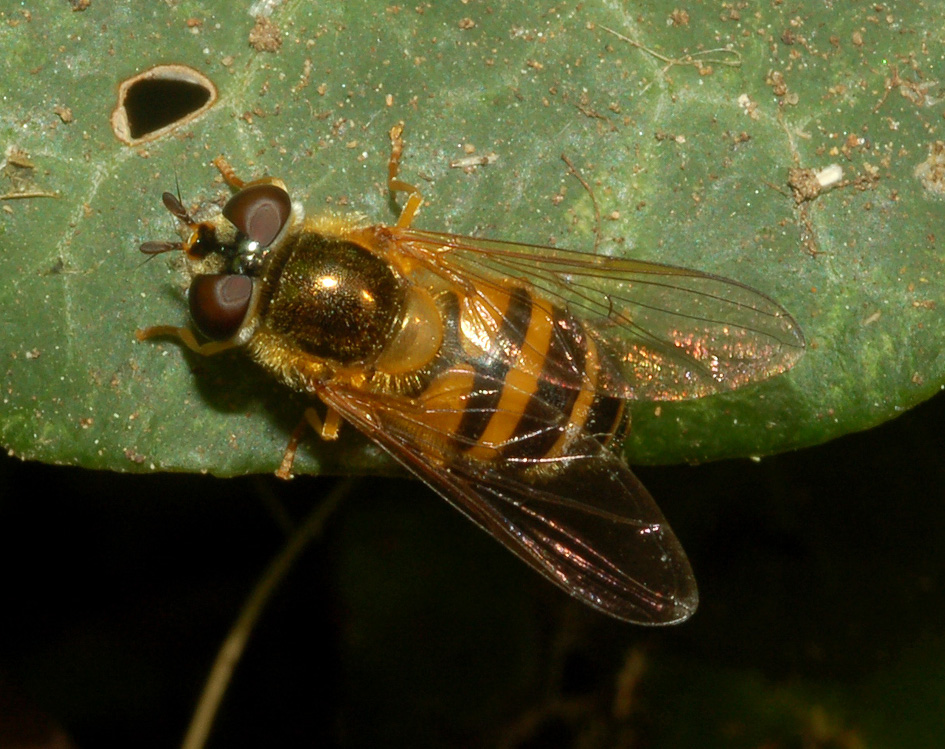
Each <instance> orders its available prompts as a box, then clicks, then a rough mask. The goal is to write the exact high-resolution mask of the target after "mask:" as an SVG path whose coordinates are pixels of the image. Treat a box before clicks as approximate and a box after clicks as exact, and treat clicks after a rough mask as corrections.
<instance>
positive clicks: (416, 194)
mask: <svg viewBox="0 0 945 749" xmlns="http://www.w3.org/2000/svg"><path fill="white" fill-rule="evenodd" d="M403 133H404V123H402V122H401V123H398V124H396V125H394V126H393V127H392V128H391V129H390V160H389V161H388V162H387V189H388V190H390V193H391V195H392V196H393V195H394V193H398V192H405V193H407V194H408V198H407V202H406V204H405V205H404V207H403V210H401V212H400V218H398V219H397V227H398V228H399V229H406V228H408V227H409V226H410V224H411V223H413V217H414V216H415V215H417V211H418V210H420V206H421V205H422V204H423V198H422V197H420V191H419V190H418V189H417V188H416V186H414V185H411V184H410V183H409V182H404V181H403V180H402V179H397V175H398V174H399V173H400V157H401V155H403V152H404V139H403V137H402V136H403Z"/></svg>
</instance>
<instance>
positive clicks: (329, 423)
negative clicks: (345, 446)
mask: <svg viewBox="0 0 945 749" xmlns="http://www.w3.org/2000/svg"><path fill="white" fill-rule="evenodd" d="M341 421H342V419H341V414H339V413H338V412H337V411H335V410H334V409H333V408H331V407H330V406H329V407H328V411H327V412H326V413H325V420H324V421H322V420H321V417H320V416H319V415H318V412H317V411H316V410H315V409H314V408H306V409H305V413H304V414H303V415H302V420H301V421H300V422H299V425H298V426H297V427H296V428H295V429H293V430H292V435H291V436H290V437H289V444H288V445H286V447H285V453H284V454H283V456H282V464H281V465H280V466H279V470H278V471H276V476H278V477H279V478H280V479H290V478H292V464H293V463H294V462H295V454H296V453H297V452H298V450H299V443H300V442H301V441H302V437H303V435H304V434H305V430H306V429H307V428H308V427H311V428H312V429H314V430H315V433H316V434H317V435H318V436H319V437H321V438H322V439H323V440H328V441H331V440H336V439H338V432H339V431H340V430H341Z"/></svg>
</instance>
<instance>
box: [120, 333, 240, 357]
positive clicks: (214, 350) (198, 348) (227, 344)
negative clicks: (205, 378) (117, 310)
mask: <svg viewBox="0 0 945 749" xmlns="http://www.w3.org/2000/svg"><path fill="white" fill-rule="evenodd" d="M135 338H137V339H138V340H139V341H147V340H150V339H151V338H177V339H178V340H179V341H180V342H181V343H183V344H184V345H185V346H186V347H187V348H189V349H190V350H191V351H193V352H194V353H197V354H200V355H201V356H213V355H214V354H219V353H220V352H221V351H226V350H227V349H231V348H233V347H234V346H236V345H237V344H235V343H233V341H209V342H208V343H200V341H198V340H197V337H196V336H195V335H194V333H193V331H192V330H191V329H190V328H176V327H174V326H173V325H155V326H153V327H151V328H138V329H137V330H136V331H135Z"/></svg>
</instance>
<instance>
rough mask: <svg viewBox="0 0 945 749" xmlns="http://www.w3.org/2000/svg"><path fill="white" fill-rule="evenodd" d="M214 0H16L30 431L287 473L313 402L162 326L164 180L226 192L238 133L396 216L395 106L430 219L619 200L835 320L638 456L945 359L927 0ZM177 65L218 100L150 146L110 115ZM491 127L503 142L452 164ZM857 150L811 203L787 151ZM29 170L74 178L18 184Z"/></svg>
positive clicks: (661, 457) (381, 213) (241, 141)
mask: <svg viewBox="0 0 945 749" xmlns="http://www.w3.org/2000/svg"><path fill="white" fill-rule="evenodd" d="M260 5H263V4H260ZM802 5H804V4H802ZM934 5H935V7H939V6H940V5H941V3H937V4H934ZM218 7H219V10H214V11H208V10H207V9H206V8H205V7H204V6H203V5H202V4H193V3H188V2H182V3H176V4H165V3H159V4H151V5H149V6H148V7H147V8H146V9H145V8H137V7H136V8H135V10H134V12H133V13H132V12H131V11H130V10H128V9H127V8H124V7H120V8H115V7H112V6H110V5H108V4H104V3H93V4H91V6H90V7H89V8H88V9H87V10H85V11H84V12H81V13H73V12H70V11H69V10H67V9H66V8H65V7H58V6H57V7H56V8H55V9H53V8H49V9H46V8H43V9H41V10H35V11H32V12H28V11H26V10H20V9H17V10H8V11H4V12H2V13H0V20H2V21H3V23H2V24H0V48H2V49H3V50H4V56H3V59H2V60H0V70H2V77H0V100H2V103H3V106H2V108H0V140H2V143H3V145H4V147H5V148H6V149H11V148H13V147H15V148H18V149H21V150H22V151H23V152H25V153H26V154H28V158H29V160H30V161H31V162H32V163H33V164H34V165H35V169H32V170H29V169H26V170H25V171H24V169H23V167H17V166H16V165H15V163H14V164H11V163H9V162H10V158H8V160H7V161H8V163H7V166H6V168H5V171H4V172H3V174H2V175H0V180H2V181H0V194H5V198H4V199H3V200H2V201H0V246H2V252H0V285H2V293H0V299H2V302H0V312H2V330H3V334H2V339H0V340H2V345H0V355H2V357H3V368H2V377H3V381H2V387H3V393H2V400H0V443H2V444H3V445H4V446H5V447H6V448H7V449H8V450H9V451H10V452H12V453H14V454H16V455H19V456H21V457H23V458H30V459H39V460H45V461H51V462H58V463H71V464H79V465H83V466H87V467H94V468H109V469H115V470H128V471H137V470H142V471H143V470H153V469H155V468H157V469H165V470H188V471H198V470H199V471H209V472H212V473H216V474H220V475H231V474H236V473H244V472H249V471H270V470H273V469H274V468H275V467H276V466H277V465H278V462H279V459H280V458H281V455H282V451H283V448H284V446H285V443H286V441H287V437H288V434H289V432H290V431H291V429H292V428H293V427H294V426H295V424H296V423H297V420H298V418H299V416H300V414H301V411H302V409H303V408H304V406H305V403H306V402H305V400H304V399H303V398H301V397H300V396H297V395H293V394H291V393H287V392H286V391H285V390H283V389H281V388H280V387H279V386H277V385H276V384H274V383H273V382H272V381H270V380H269V379H268V378H267V377H266V376H265V375H264V374H263V373H262V372H260V371H258V370H257V369H255V368H254V367H253V365H252V364H250V363H249V362H248V361H246V360H245V359H243V358H241V357H240V356H239V355H238V354H225V355H220V356H219V357H215V358H207V359H203V358H201V357H197V356H194V355H192V354H191V353H189V352H186V351H183V350H181V348H180V347H179V346H176V345H174V344H172V343H161V344H160V345H155V344H154V343H152V342H148V343H145V344H138V343H136V342H135V339H134V331H135V329H136V328H138V327H141V326H148V325H153V324H185V321H186V308H185V305H184V301H183V300H184V297H183V292H182V282H183V279H182V277H181V274H180V272H179V270H178V269H177V268H176V267H175V266H174V263H173V262H170V261H167V260H165V259H164V258H163V257H162V258H158V259H156V260H155V261H153V262H149V263H147V264H143V263H142V259H143V258H142V256H141V255H140V254H139V253H138V252H137V249H136V248H137V247H138V245H139V244H140V243H141V242H142V241H146V240H161V239H171V238H173V237H174V236H175V234H174V232H175V229H176V227H175V226H174V222H173V220H172V218H171V217H170V216H169V215H168V214H167V212H166V211H165V210H164V208H163V206H162V205H161V202H160V194H161V192H162V191H164V190H173V189H174V186H175V180H179V183H180V187H181V192H182V195H183V197H184V202H185V204H187V205H195V204H198V203H199V204H202V205H205V206H206V205H208V204H209V202H210V201H214V200H218V199H219V198H221V197H222V196H224V195H225V194H226V189H225V188H224V186H223V185H222V184H221V183H220V182H219V180H218V178H217V175H216V173H215V171H214V170H213V169H212V168H211V167H210V166H209V163H208V162H209V161H210V159H211V158H213V157H215V156H217V155H218V154H220V153H224V154H226V156H227V157H228V159H229V160H230V161H231V163H232V164H233V166H234V168H236V170H237V172H238V173H239V174H241V175H245V176H254V175H258V174H262V173H269V174H272V175H276V176H279V177H281V178H283V179H284V180H285V181H286V183H287V184H288V186H289V187H290V190H291V191H292V193H293V195H294V196H295V197H296V198H298V199H301V200H303V202H305V203H306V205H307V207H308V210H309V212H310V213H314V212H318V211H321V210H331V209H334V210H342V209H343V210H345V211H355V212H361V213H363V214H365V215H367V216H369V217H370V218H371V220H373V221H377V222H391V221H392V220H393V219H394V218H395V213H394V211H393V210H392V208H391V206H390V205H389V202H388V199H387V195H386V193H385V189H384V183H385V179H386V160H387V156H388V140H387V131H388V129H389V128H390V126H391V125H392V124H394V123H395V122H397V121H399V120H403V121H405V123H406V133H405V135H406V139H407V149H406V153H405V157H404V162H403V173H404V176H405V178H407V179H409V180H414V181H415V182H418V183H419V184H420V185H421V186H422V189H423V191H424V194H425V197H426V198H427V200H428V203H427V204H426V205H425V207H424V209H423V211H422V213H421V215H420V216H419V218H418V219H417V222H416V225H417V226H419V227H421V228H428V229H434V230H444V231H454V232H459V233H473V234H482V235H484V236H489V237H494V238H502V239H510V240H519V241H528V242H538V243H552V242H553V243H556V244H558V245H561V246H570V247H574V248H587V249H588V250H592V249H593V248H594V246H595V229H596V228H597V226H596V220H595V201H596V207H597V209H598V210H599V212H600V214H601V215H602V216H603V217H604V218H603V220H602V222H601V224H600V227H599V229H600V234H601V236H600V243H599V248H600V251H603V252H609V253H614V254H619V255H626V256H631V257H639V258H644V259H649V260H658V261H661V262H666V263H671V264H675V265H683V266H689V267H694V268H698V269H700V270H706V271H710V272H713V273H717V274H719V275H724V276H727V277H730V278H733V279H735V280H738V281H741V282H743V283H747V284H748V285H750V286H753V287H755V288H757V289H759V290H760V291H763V292H764V293H766V294H768V295H769V296H771V297H773V298H775V299H777V300H778V301H779V302H780V303H781V304H782V305H784V306H785V307H786V308H787V309H789V310H790V311H791V313H792V314H793V315H794V317H795V318H796V319H797V321H798V322H799V323H800V325H801V327H802V328H803V329H804V331H805V333H806V335H807V338H808V342H809V349H808V352H807V354H806V356H805V357H804V359H802V360H801V362H800V363H799V364H798V365H797V366H796V367H795V369H794V370H793V371H792V372H790V373H789V374H787V375H784V376H781V377H778V378H775V379H774V380H771V381H769V382H766V383H763V384H761V385H759V386H755V387H751V388H748V389H746V390H744V391H739V392H737V393H733V394H730V395H724V396H715V397H711V398H706V399H703V400H701V401H697V402H692V403H663V404H653V403H641V404H636V405H635V407H634V411H633V415H634V419H635V424H634V429H633V436H632V438H631V440H630V444H629V446H628V454H629V455H630V458H631V460H633V461H641V462H671V461H680V460H687V461H701V460H708V459H713V458H719V457H723V456H738V455H741V456H745V455H760V454H764V453H770V452H774V451H779V450H785V449H790V448H796V447H799V446H803V445H811V444H815V443H818V442H822V441H825V440H828V439H831V438H833V437H835V436H837V435H840V434H845V433H848V432H851V431H856V430H860V429H865V428H867V427H869V426H871V425H874V424H877V423H880V422H882V421H884V420H886V419H889V418H892V417H894V416H895V415H897V414H898V413H900V412H901V411H902V410H904V409H906V408H909V407H910V406H912V405H914V404H916V403H918V402H920V401H922V400H924V399H926V398H928V397H929V396H930V395H932V394H933V393H935V392H936V391H937V390H938V389H939V388H940V387H941V386H942V384H943V380H945V377H943V361H945V360H943V357H945V354H943V353H942V350H941V346H940V345H939V344H938V338H939V328H940V326H941V322H942V310H943V309H945V299H943V291H945V279H943V269H942V259H941V255H940V253H939V252H938V244H937V242H938V239H937V238H939V237H942V236H945V227H943V225H942V224H943V216H945V213H943V203H942V198H941V193H940V191H937V190H936V183H935V177H936V174H937V172H936V169H935V168H934V167H936V166H937V169H938V171H939V172H940V171H941V165H940V164H938V165H936V164H933V165H932V167H933V168H930V169H927V170H926V171H925V172H922V171H921V170H920V173H919V174H918V175H917V173H916V169H917V167H919V165H920V164H922V163H923V162H925V161H926V160H927V159H928V158H929V155H930V153H931V152H932V150H933V149H934V144H935V142H936V141H937V140H939V139H942V135H941V129H942V105H941V101H940V98H939V97H940V95H941V88H940V83H939V79H940V78H941V65H940V63H939V62H938V59H937V57H936V56H935V55H937V53H936V52H934V51H933V50H934V49H937V46H936V45H937V44H938V36H937V35H938V33H939V30H938V28H937V27H936V26H934V25H929V19H932V18H936V17H938V15H939V14H937V13H935V12H931V9H930V4H918V3H887V4H885V5H884V6H883V10H876V8H875V7H874V6H873V5H870V4H857V5H853V6H850V7H845V8H844V9H843V14H840V13H839V12H838V11H837V9H835V8H831V7H830V6H829V5H825V4H822V3H808V4H806V7H799V6H798V5H797V4H796V3H795V4H792V5H783V4H771V5H770V6H765V7H763V8H759V9H757V10H752V11H750V12H749V11H747V10H745V11H741V13H740V14H739V12H737V11H735V10H733V9H732V8H731V7H729V6H726V5H723V4H720V3H708V2H701V3H700V2H693V3H689V4H687V11H688V15H687V16H684V15H683V14H681V13H675V14H673V15H672V16H670V15H669V12H668V11H667V10H665V6H662V4H659V3H639V4H635V5H634V6H632V7H630V6H627V7H626V8H625V9H623V6H619V5H617V6H615V5H613V4H608V3H603V2H600V0H591V2H587V3H582V4H580V5H577V6H571V5H567V6H562V5H555V6H553V7H552V6H551V5H550V4H549V5H545V6H544V7H534V6H526V5H524V4H521V3H508V2H496V3H491V4H489V5H481V4H477V3H469V4H453V3H449V4H446V3H431V4H428V5H421V6H416V7H414V6H411V7H406V6H387V5H385V4H382V3H359V4H357V5H356V6H355V5H353V4H343V3H338V4H326V3H291V2H290V3H284V4H278V5H276V6H275V7H274V8H273V9H272V15H271V17H270V21H271V23H272V24H274V25H275V27H276V28H277V29H278V30H279V31H280V33H281V40H282V43H281V46H280V47H278V49H276V50H275V51H273V52H267V51H259V49H257V48H256V47H253V46H251V45H250V43H249V40H250V35H251V31H252V29H253V26H254V23H255V19H253V18H252V17H251V16H250V15H248V13H247V11H246V10H245V9H244V8H242V7H238V6H237V5H236V4H230V5H219V6H218ZM254 7H255V6H254ZM267 7H268V6H267ZM608 29H609V30H610V31H608ZM612 32H617V33H616V34H615V33H612ZM641 45H642V46H644V47H646V48H647V49H648V50H651V51H652V52H650V51H646V50H644V49H643V48H642V47H641ZM257 46H258V45H257ZM722 48H724V49H725V50H728V51H722ZM689 56H691V57H689ZM673 61H675V62H673ZM168 62H173V63H178V64H181V65H189V66H191V67H193V68H195V69H197V70H199V71H201V72H202V73H203V74H205V75H206V76H208V77H209V78H210V79H212V80H213V81H214V83H215V84H216V86H217V88H218V90H219V94H220V98H219V100H218V101H217V102H216V104H215V105H214V106H213V107H212V108H211V109H210V110H209V111H208V112H207V113H206V114H205V115H203V116H202V117H201V118H199V119H197V120H195V121H193V122H191V123H188V124H186V125H185V126H183V127H181V128H179V129H177V130H175V131H173V132H171V133H169V134H167V135H165V136H164V137H162V138H159V139H156V140H154V141H151V142H148V143H144V144H139V145H136V146H128V145H125V144H124V143H122V142H120V141H119V140H118V139H117V138H116V137H115V135H114V134H113V132H112V130H111V126H110V124H109V117H110V115H111V112H112V110H113V109H114V108H115V105H116V97H117V87H118V85H119V83H120V82H121V81H122V80H124V79H127V78H128V77H130V76H132V75H134V74H136V73H139V72H141V71H142V70H144V69H145V68H147V67H150V66H151V65H155V64H158V63H168ZM690 63H696V64H690ZM731 63H738V65H737V66H735V65H732V64H731ZM775 73H776V74H778V75H774V74H775ZM64 108H67V109H68V111H67V110H66V109H64ZM464 146H474V147H475V149H476V150H475V153H477V154H486V153H490V152H494V153H495V154H497V155H498V159H497V161H496V162H495V163H492V164H489V165H486V166H482V167H478V168H474V169H472V170H471V171H469V172H468V173H467V172H464V171H463V170H460V169H451V168H450V166H449V164H450V162H451V161H452V160H454V159H456V158H460V157H462V156H464V155H466V151H465V150H464ZM8 153H9V150H8ZM562 155H565V156H567V157H568V159H569V160H570V161H571V162H572V163H573V164H574V165H575V167H576V168H577V169H578V170H579V171H580V173H581V175H582V176H583V178H584V179H585V180H586V181H587V183H588V185H589V186H590V188H591V190H592V191H593V200H592V198H591V195H590V194H589V192H588V191H587V190H586V189H585V188H584V187H583V186H582V185H581V183H580V182H579V181H578V180H577V179H576V178H575V177H574V176H573V175H572V174H571V173H570V170H569V168H568V166H567V165H566V164H565V163H564V161H563V160H562V158H561V156H562ZM12 161H13V162H18V161H20V162H22V161H23V158H22V157H19V158H18V157H16V156H15V155H14V157H13V159H12ZM831 163H837V164H839V165H841V166H842V167H843V173H844V177H845V178H846V179H847V180H849V181H850V184H848V185H843V184H842V183H841V186H837V187H835V188H834V189H831V190H826V191H824V192H823V193H822V194H820V195H819V196H817V197H816V198H815V199H813V200H810V201H808V202H804V203H800V204H799V203H798V202H796V201H795V198H794V196H793V194H792V193H791V191H790V189H789V188H788V172H789V169H791V168H794V167H800V168H805V169H812V170H820V169H823V168H824V167H827V166H828V165H830V164H831ZM24 187H26V188H29V189H30V190H32V191H33V193H34V194H37V193H38V192H42V191H46V192H50V193H55V195H56V197H33V198H21V199H11V198H15V197H16V196H15V195H10V193H14V192H16V191H17V190H20V189H23V188H24ZM165 257H166V256H165ZM296 468H297V469H298V470H300V471H310V472H316V471H340V470H343V471H351V472H360V471H383V470H389V469H390V464H389V463H388V462H387V461H386V459H384V458H383V456H382V455H381V454H380V452H379V450H377V449H376V448H374V447H372V446H371V445H369V444H368V443H367V442H366V440H364V439H363V438H361V437H359V436H358V435H356V434H353V430H346V432H345V434H344V436H343V438H342V439H341V440H340V442H339V443H338V444H333V445H320V444H314V440H313V441H311V443H307V444H306V446H305V448H304V449H303V450H302V451H301V453H300V459H299V462H298V463H297V466H296Z"/></svg>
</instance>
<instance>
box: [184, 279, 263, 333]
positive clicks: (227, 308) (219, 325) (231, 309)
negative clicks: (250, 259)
mask: <svg viewBox="0 0 945 749" xmlns="http://www.w3.org/2000/svg"><path fill="white" fill-rule="evenodd" d="M252 295H253V280H252V279H251V278H250V277H249V276H240V275H235V274H232V273H213V274H204V275H200V276H196V277H195V278H194V280H193V281H192V282H191V284H190V290H189V291H188V292H187V299H188V301H189V302H190V316H191V317H192V318H193V321H194V323H196V325H197V328H198V329H199V330H200V332H201V333H203V334H204V335H205V336H206V337H207V338H209V339H210V340H212V341H226V340H229V339H230V338H232V337H233V336H234V335H236V332H237V331H238V330H239V329H240V325H242V324H243V320H244V319H245V318H246V312H247V310H248V309H249V300H250V298H251V297H252Z"/></svg>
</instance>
